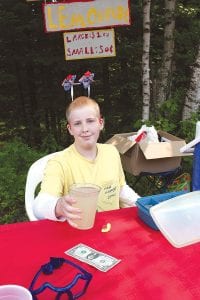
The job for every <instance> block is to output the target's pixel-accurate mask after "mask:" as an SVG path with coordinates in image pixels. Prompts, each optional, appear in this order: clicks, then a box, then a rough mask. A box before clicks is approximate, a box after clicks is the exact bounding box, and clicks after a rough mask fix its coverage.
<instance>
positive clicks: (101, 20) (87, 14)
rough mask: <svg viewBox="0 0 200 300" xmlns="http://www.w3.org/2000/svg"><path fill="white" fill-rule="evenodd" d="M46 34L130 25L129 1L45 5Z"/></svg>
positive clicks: (103, 0) (100, 0)
mask: <svg viewBox="0 0 200 300" xmlns="http://www.w3.org/2000/svg"><path fill="white" fill-rule="evenodd" d="M43 10H44V18H45V30H46V32H55V31H69V30H74V29H85V28H100V27H110V26H123V25H130V16H129V0H114V1H113V0H95V1H89V2H81V1H80V2H74V3H73V2H70V3H56V2H54V3H44V4H43Z"/></svg>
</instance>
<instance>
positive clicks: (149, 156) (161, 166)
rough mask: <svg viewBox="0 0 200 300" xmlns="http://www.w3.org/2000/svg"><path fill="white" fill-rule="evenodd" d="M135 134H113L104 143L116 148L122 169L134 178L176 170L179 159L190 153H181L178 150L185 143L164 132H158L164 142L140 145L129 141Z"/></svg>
mask: <svg viewBox="0 0 200 300" xmlns="http://www.w3.org/2000/svg"><path fill="white" fill-rule="evenodd" d="M135 134H137V133H136V132H129V133H121V134H115V135H114V136H113V137H112V138H111V139H109V140H108V141H107V142H106V143H107V144H112V145H114V146H116V148H117V149H118V151H119V153H120V156H121V160H122V166H123V169H124V170H125V171H127V172H129V173H131V174H133V175H135V176H137V175H139V174H140V173H142V172H147V173H153V174H155V173H160V172H167V171H171V170H174V169H176V168H178V167H179V166H180V164H181V157H182V156H188V155H191V153H190V154H189V153H181V152H180V148H181V147H183V146H184V145H186V143H185V141H184V140H182V139H180V138H178V137H176V136H174V135H172V134H169V133H167V132H165V131H158V134H159V135H160V136H161V137H163V138H164V139H165V140H167V141H166V142H160V143H153V142H150V143H146V142H145V140H144V141H143V142H142V143H140V145H139V144H138V143H136V142H133V141H130V140H129V139H128V137H129V136H132V135H135Z"/></svg>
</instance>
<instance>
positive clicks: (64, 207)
mask: <svg viewBox="0 0 200 300" xmlns="http://www.w3.org/2000/svg"><path fill="white" fill-rule="evenodd" d="M74 203H76V200H75V199H73V198H71V197H70V196H63V197H61V198H59V199H58V201H57V204H56V208H55V215H56V217H57V218H60V217H64V218H66V219H67V221H68V223H69V224H70V225H71V226H72V227H76V228H77V225H76V224H75V223H74V222H73V220H78V219H79V220H80V219H81V210H80V209H79V208H76V207H73V206H72V205H73V204H74Z"/></svg>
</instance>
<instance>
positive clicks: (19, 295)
mask: <svg viewBox="0 0 200 300" xmlns="http://www.w3.org/2000/svg"><path fill="white" fill-rule="evenodd" d="M32 299H33V298H32V295H31V293H30V292H29V290H28V289H26V288H25V287H23V286H20V285H15V284H8V285H1V286H0V300H32Z"/></svg>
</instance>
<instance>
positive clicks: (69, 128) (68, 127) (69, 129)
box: [67, 124, 72, 135]
mask: <svg viewBox="0 0 200 300" xmlns="http://www.w3.org/2000/svg"><path fill="white" fill-rule="evenodd" d="M67 130H68V131H69V133H70V134H71V135H72V132H71V126H70V124H67Z"/></svg>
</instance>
